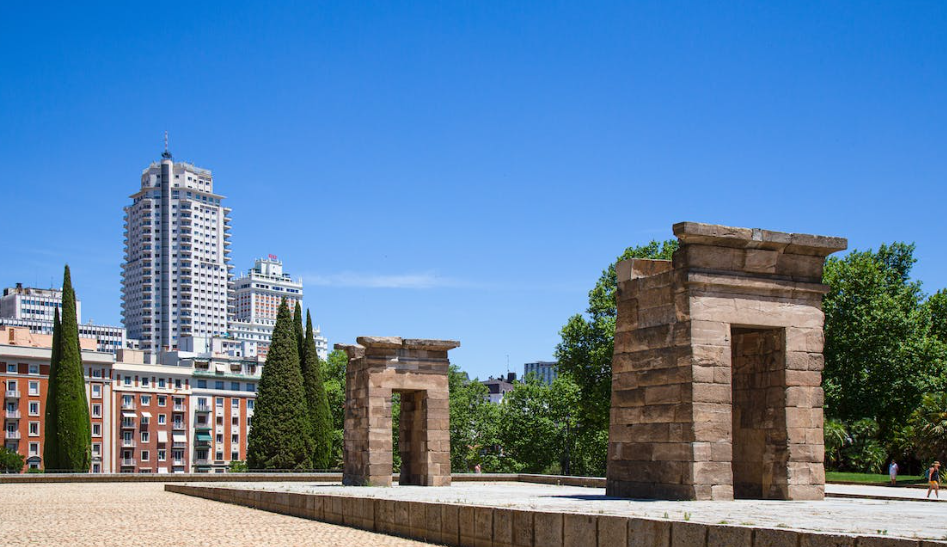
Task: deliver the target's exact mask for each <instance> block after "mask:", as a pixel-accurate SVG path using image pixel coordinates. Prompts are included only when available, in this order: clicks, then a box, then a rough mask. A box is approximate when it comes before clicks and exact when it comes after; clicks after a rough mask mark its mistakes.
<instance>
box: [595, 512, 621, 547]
mask: <svg viewBox="0 0 947 547" xmlns="http://www.w3.org/2000/svg"><path fill="white" fill-rule="evenodd" d="M597 521H598V546H599V547H608V546H611V545H618V546H625V545H628V518H627V517H615V516H609V515H599V516H598V518H597Z"/></svg>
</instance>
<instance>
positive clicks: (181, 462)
mask: <svg viewBox="0 0 947 547" xmlns="http://www.w3.org/2000/svg"><path fill="white" fill-rule="evenodd" d="M171 465H173V466H175V467H177V466H180V465H187V463H186V462H185V461H184V460H171Z"/></svg>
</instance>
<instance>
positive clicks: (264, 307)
mask: <svg viewBox="0 0 947 547" xmlns="http://www.w3.org/2000/svg"><path fill="white" fill-rule="evenodd" d="M234 285H235V287H236V289H235V295H234V301H235V316H234V318H235V320H234V321H233V322H232V323H231V325H230V334H231V336H233V337H234V338H235V339H237V340H245V341H248V342H256V343H257V345H258V347H260V351H261V353H266V349H267V348H268V347H269V345H270V338H271V337H272V336H273V327H274V326H276V311H277V309H279V305H280V301H281V300H282V299H283V298H285V299H286V303H287V304H288V305H289V309H290V311H292V310H293V308H294V307H295V306H296V302H300V303H302V299H303V284H302V281H301V280H299V279H293V278H292V277H290V275H289V274H288V273H284V272H283V263H282V262H281V261H280V260H279V259H278V258H277V257H276V256H275V255H269V256H268V257H267V258H258V259H256V261H255V262H254V263H253V269H252V270H250V271H248V272H247V273H246V274H245V275H243V276H241V277H240V278H238V279H237V280H236V282H235V283H234ZM314 334H315V336H314V338H315V340H316V353H317V354H318V355H319V358H320V359H325V358H326V357H327V356H328V353H329V351H328V350H329V344H328V341H327V340H326V339H325V338H324V337H322V336H320V332H319V328H318V327H316V329H315V332H314Z"/></svg>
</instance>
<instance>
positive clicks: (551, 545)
mask: <svg viewBox="0 0 947 547" xmlns="http://www.w3.org/2000/svg"><path fill="white" fill-rule="evenodd" d="M562 520H563V519H562V513H543V512H538V511H537V512H534V513H533V525H534V527H533V534H534V540H535V544H536V545H542V546H543V547H563V537H562Z"/></svg>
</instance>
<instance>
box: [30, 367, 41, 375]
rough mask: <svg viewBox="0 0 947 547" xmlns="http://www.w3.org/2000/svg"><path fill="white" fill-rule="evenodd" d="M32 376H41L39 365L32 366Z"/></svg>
mask: <svg viewBox="0 0 947 547" xmlns="http://www.w3.org/2000/svg"><path fill="white" fill-rule="evenodd" d="M30 374H34V375H35V374H39V365H30Z"/></svg>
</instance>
